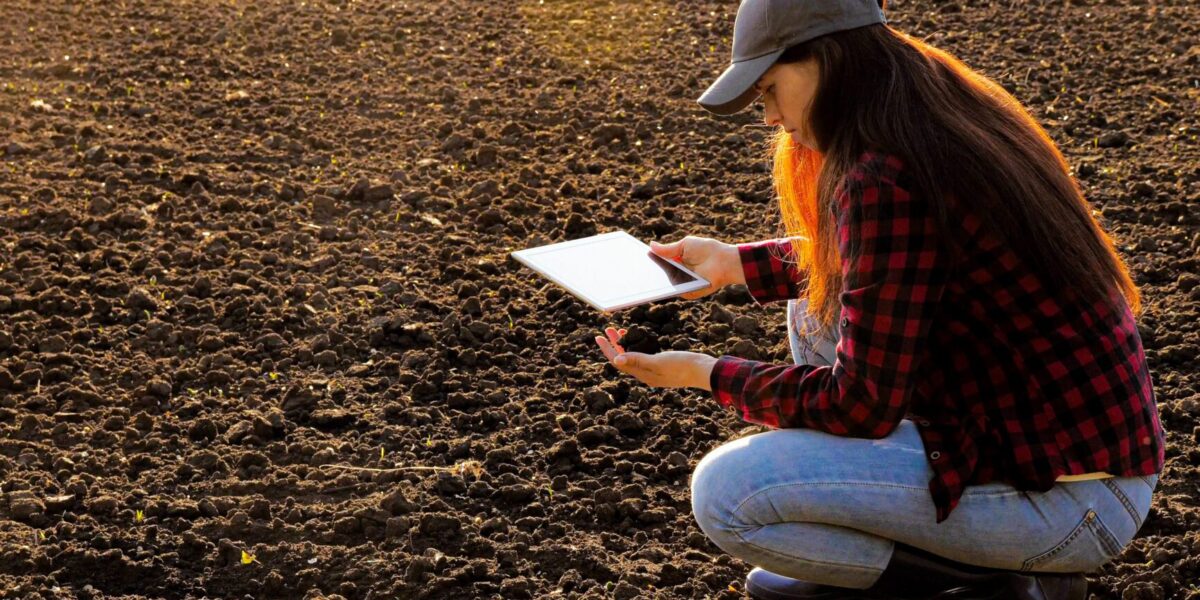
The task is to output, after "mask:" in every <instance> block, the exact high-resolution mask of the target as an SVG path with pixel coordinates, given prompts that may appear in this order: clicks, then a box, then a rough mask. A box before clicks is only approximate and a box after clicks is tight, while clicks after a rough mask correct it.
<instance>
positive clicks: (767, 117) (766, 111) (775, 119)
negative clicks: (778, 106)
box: [763, 105, 780, 127]
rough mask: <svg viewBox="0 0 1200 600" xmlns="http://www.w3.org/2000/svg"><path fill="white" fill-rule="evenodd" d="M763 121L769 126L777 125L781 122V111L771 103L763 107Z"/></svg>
mask: <svg viewBox="0 0 1200 600" xmlns="http://www.w3.org/2000/svg"><path fill="white" fill-rule="evenodd" d="M763 121H764V122H766V124H767V126H768V127H775V126H776V125H779V124H780V120H779V113H778V112H777V111H776V110H775V109H774V108H773V107H771V106H770V105H768V106H764V107H763Z"/></svg>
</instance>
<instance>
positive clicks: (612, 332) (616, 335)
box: [604, 327, 625, 354]
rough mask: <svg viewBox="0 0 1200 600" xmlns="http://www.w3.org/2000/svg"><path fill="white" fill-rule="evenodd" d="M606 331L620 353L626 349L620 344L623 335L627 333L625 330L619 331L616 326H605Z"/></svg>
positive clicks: (609, 339)
mask: <svg viewBox="0 0 1200 600" xmlns="http://www.w3.org/2000/svg"><path fill="white" fill-rule="evenodd" d="M604 333H605V335H607V336H608V341H609V342H611V343H612V345H613V348H615V349H616V350H617V353H618V354H620V353H621V352H624V351H625V349H624V348H622V347H621V344H620V342H621V336H622V335H625V330H621V331H620V332H618V331H617V328H616V327H605V328H604Z"/></svg>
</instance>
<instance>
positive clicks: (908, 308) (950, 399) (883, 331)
mask: <svg viewBox="0 0 1200 600" xmlns="http://www.w3.org/2000/svg"><path fill="white" fill-rule="evenodd" d="M909 179H910V178H909V177H908V174H907V172H905V171H904V170H903V161H901V160H900V159H899V158H897V157H894V156H890V155H885V154H881V153H873V152H866V153H864V154H863V155H862V156H861V157H860V159H859V161H858V163H857V164H856V165H855V168H854V169H853V170H852V172H851V173H850V174H849V176H848V177H847V178H846V181H845V182H844V183H843V185H842V186H841V187H840V188H839V192H838V194H837V206H836V207H835V208H836V210H837V215H838V216H837V229H838V239H839V249H840V250H841V253H842V256H843V260H842V274H843V282H844V283H843V289H842V292H841V295H840V299H841V305H842V307H841V314H840V319H839V322H838V324H839V325H840V326H841V340H840V341H839V343H838V345H837V359H836V361H835V362H834V364H833V365H832V366H812V365H775V364H767V363H763V362H758V361H752V360H745V359H741V358H736V357H732V356H722V357H720V359H718V361H717V364H716V366H715V367H714V368H713V371H712V376H711V379H710V383H711V384H712V393H713V396H714V397H715V398H716V400H717V401H718V402H719V403H720V404H721V405H722V406H725V407H734V408H735V409H736V411H737V412H738V413H739V414H740V416H741V418H742V419H743V420H744V421H747V422H750V423H757V424H761V425H766V426H768V427H773V428H787V427H807V428H811V429H817V430H820V431H825V432H828V433H832V434H835V435H842V436H853V437H866V438H879V437H883V436H886V435H888V434H889V433H891V432H892V430H893V429H895V428H896V426H897V425H898V424H899V422H900V420H901V419H903V418H909V419H911V420H913V421H914V422H915V423H917V425H918V427H919V430H920V433H921V439H922V441H923V442H924V445H925V452H926V458H927V459H928V460H929V463H930V465H931V466H932V468H933V472H934V477H933V479H932V480H930V482H929V491H930V493H931V495H932V497H933V502H934V504H935V505H936V507H937V522H938V523H940V522H942V521H944V520H945V519H946V517H947V516H949V514H950V511H952V510H953V509H954V507H955V506H956V505H957V504H958V500H959V498H960V497H961V496H962V493H963V490H964V488H965V487H966V486H968V485H978V484H982V483H987V482H989V481H1004V482H1008V483H1011V484H1012V485H1014V486H1015V487H1017V488H1018V489H1021V490H1036V491H1045V490H1048V489H1050V488H1051V487H1052V486H1053V485H1054V482H1055V480H1056V479H1057V478H1058V476H1060V475H1078V474H1083V473H1091V472H1099V471H1103V472H1107V473H1109V474H1112V475H1116V476H1121V477H1123V476H1133V475H1151V474H1155V473H1158V472H1159V471H1160V470H1161V469H1162V465H1163V449H1164V446H1165V440H1164V435H1163V430H1162V426H1161V425H1160V423H1159V419H1158V412H1157V409H1156V406H1155V403H1154V394H1153V391H1152V389H1151V386H1150V374H1149V372H1148V371H1147V367H1146V361H1145V353H1144V351H1143V349H1142V342H1141V338H1140V337H1139V336H1138V332H1137V328H1136V327H1135V325H1134V317H1133V315H1132V314H1131V312H1130V310H1129V306H1128V304H1127V303H1126V302H1125V300H1124V298H1123V297H1122V296H1120V295H1119V292H1116V291H1114V293H1113V296H1112V297H1111V298H1110V300H1109V301H1108V302H1102V303H1098V304H1095V305H1092V306H1086V305H1083V303H1082V302H1080V301H1079V300H1077V299H1076V298H1077V296H1076V295H1075V294H1074V293H1073V292H1072V291H1071V290H1069V289H1066V288H1064V287H1061V286H1059V285H1057V284H1056V283H1055V282H1053V281H1044V280H1043V278H1040V277H1038V276H1037V275H1035V274H1034V273H1033V271H1032V270H1031V269H1030V268H1029V266H1028V265H1027V264H1026V263H1025V262H1023V261H1022V260H1021V259H1019V258H1018V256H1017V254H1016V253H1014V252H1013V250H1012V248H1010V247H1007V246H1005V245H1003V244H1002V243H1001V242H1000V241H999V238H998V237H996V236H995V235H993V234H992V233H991V232H990V231H989V229H988V227H987V226H986V222H985V220H984V219H983V218H981V217H980V216H978V215H975V214H972V213H971V212H970V210H969V208H968V207H966V206H964V205H962V204H960V203H958V202H957V201H955V200H954V198H953V197H952V196H951V197H950V198H949V209H950V211H951V212H950V214H951V215H953V216H954V218H955V221H954V222H955V223H956V226H955V227H954V229H955V230H954V231H950V232H942V231H939V227H938V225H937V223H936V219H935V217H934V214H933V212H932V208H931V204H930V202H929V200H928V199H927V198H923V197H921V196H920V195H919V194H916V195H914V194H910V193H909V190H913V189H915V186H912V185H910V181H909ZM738 248H739V251H740V253H741V258H742V266H743V267H744V270H745V273H746V284H747V286H748V287H749V290H750V293H751V294H752V295H753V297H754V299H755V300H756V301H757V302H758V303H766V302H770V301H775V300H784V299H788V298H795V297H796V296H797V295H798V292H799V286H800V285H801V284H802V283H803V274H801V273H799V272H798V271H797V269H796V268H795V265H794V263H793V262H792V261H791V259H792V258H793V257H794V254H793V250H792V247H791V244H790V243H788V242H786V241H783V240H773V241H768V242H759V243H754V244H742V245H740V246H739V247H738ZM851 248H859V249H860V254H859V256H860V258H858V259H857V260H854V259H848V258H846V257H849V256H851V253H850V249H851Z"/></svg>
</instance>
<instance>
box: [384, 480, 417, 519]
mask: <svg viewBox="0 0 1200 600" xmlns="http://www.w3.org/2000/svg"><path fill="white" fill-rule="evenodd" d="M379 508H382V509H383V510H386V511H388V512H389V513H391V514H393V515H406V514H408V513H410V512H413V511H415V510H417V509H418V508H420V507H419V506H418V505H417V503H415V502H413V501H411V500H409V499H408V496H406V495H405V493H404V489H403V488H400V487H397V488H396V489H393V490H392V491H391V492H390V493H388V494H387V495H386V496H384V497H383V499H382V500H380V501H379Z"/></svg>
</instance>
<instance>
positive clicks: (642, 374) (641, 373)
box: [596, 327, 717, 390]
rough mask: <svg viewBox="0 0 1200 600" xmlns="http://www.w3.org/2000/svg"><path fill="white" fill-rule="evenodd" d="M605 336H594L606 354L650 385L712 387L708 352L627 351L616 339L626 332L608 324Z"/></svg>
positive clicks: (624, 371) (621, 369)
mask: <svg viewBox="0 0 1200 600" xmlns="http://www.w3.org/2000/svg"><path fill="white" fill-rule="evenodd" d="M604 333H605V334H606V335H607V336H608V337H607V338H605V337H604V336H599V335H598V336H596V343H597V344H599V345H600V351H601V352H604V356H605V358H607V359H608V361H609V362H610V363H612V365H613V366H614V367H616V369H617V370H618V371H620V372H622V373H628V374H629V375H633V376H634V377H636V378H637V379H638V381H641V382H642V383H644V384H646V385H648V386H650V387H667V388H676V387H690V388H700V389H704V390H709V389H711V386H710V385H709V383H708V382H709V376H710V375H711V374H712V369H713V365H715V364H716V362H717V359H716V358H713V357H711V356H708V355H707V354H699V353H697V352H678V351H670V352H659V353H658V354H642V353H641V352H626V351H625V349H624V348H622V347H621V345H620V344H618V343H617V342H618V341H619V340H620V339H621V336H622V335H625V330H624V329H621V330H620V331H618V330H617V329H616V328H613V327H608V328H606V329H605V330H604Z"/></svg>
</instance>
